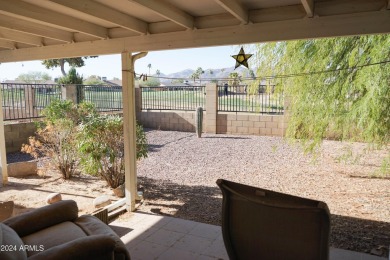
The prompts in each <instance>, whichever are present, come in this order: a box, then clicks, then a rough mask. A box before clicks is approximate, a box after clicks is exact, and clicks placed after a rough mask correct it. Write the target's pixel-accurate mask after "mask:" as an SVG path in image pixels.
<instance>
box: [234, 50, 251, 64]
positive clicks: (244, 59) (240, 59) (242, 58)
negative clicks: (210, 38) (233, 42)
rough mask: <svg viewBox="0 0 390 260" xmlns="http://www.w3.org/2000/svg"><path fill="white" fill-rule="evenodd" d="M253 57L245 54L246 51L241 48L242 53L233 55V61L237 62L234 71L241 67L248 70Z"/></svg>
mask: <svg viewBox="0 0 390 260" xmlns="http://www.w3.org/2000/svg"><path fill="white" fill-rule="evenodd" d="M252 55H253V54H245V52H244V49H243V48H242V47H241V49H240V52H239V53H238V54H237V55H232V57H233V59H235V60H236V67H235V68H234V69H237V68H238V67H240V66H241V65H244V66H245V67H247V68H248V59H249V58H250V57H252ZM248 69H249V68H248Z"/></svg>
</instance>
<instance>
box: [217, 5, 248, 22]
mask: <svg viewBox="0 0 390 260" xmlns="http://www.w3.org/2000/svg"><path fill="white" fill-rule="evenodd" d="M215 1H216V2H217V3H218V4H219V5H220V6H222V7H223V8H224V9H225V10H226V11H228V12H229V13H231V14H232V15H233V16H234V17H236V18H237V19H238V20H240V21H241V22H242V23H243V24H247V23H248V21H249V12H248V10H246V8H245V7H244V6H243V5H242V4H241V3H239V2H238V1H237V0H215Z"/></svg>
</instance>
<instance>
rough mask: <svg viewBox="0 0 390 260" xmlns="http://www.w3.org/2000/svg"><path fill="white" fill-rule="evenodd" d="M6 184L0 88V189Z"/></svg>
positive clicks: (5, 154) (6, 174)
mask: <svg viewBox="0 0 390 260" xmlns="http://www.w3.org/2000/svg"><path fill="white" fill-rule="evenodd" d="M7 183H8V172H7V153H6V150H5V135H4V120H3V94H2V93H1V88H0V187H2V186H3V185H6V184H7Z"/></svg>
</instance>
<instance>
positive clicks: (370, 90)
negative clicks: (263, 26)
mask: <svg viewBox="0 0 390 260" xmlns="http://www.w3.org/2000/svg"><path fill="white" fill-rule="evenodd" d="M389 46H390V35H389V34H387V35H370V36H355V37H343V38H329V39H318V40H300V41H290V42H279V43H269V44H259V45H258V46H257V57H258V59H257V63H258V64H257V67H258V68H259V69H258V71H257V76H259V77H264V76H271V77H272V78H274V79H275V82H276V83H277V85H279V86H280V85H282V86H284V90H285V92H286V94H287V96H289V99H290V112H289V113H290V121H289V127H288V129H287V135H288V136H290V137H294V138H299V139H302V140H306V144H308V146H307V147H308V148H314V147H315V146H316V145H317V144H319V143H320V142H321V140H323V138H325V137H327V136H329V135H333V136H334V135H336V136H337V137H338V138H339V139H340V140H352V141H364V142H370V143H374V144H379V145H387V144H388V143H390V112H389V111H390V63H389V61H390V48H389ZM282 75H285V76H284V77H283V76H282ZM389 155H390V152H389ZM389 162H390V161H389ZM388 166H389V165H388ZM388 169H390V168H388Z"/></svg>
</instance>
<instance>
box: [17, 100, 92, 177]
mask: <svg viewBox="0 0 390 260" xmlns="http://www.w3.org/2000/svg"><path fill="white" fill-rule="evenodd" d="M42 113H43V115H44V116H45V118H44V120H43V122H42V123H41V124H40V125H39V127H38V130H37V132H36V133H35V136H32V137H30V138H29V144H24V145H23V146H22V151H23V152H26V153H29V154H31V155H32V156H34V157H35V158H38V157H42V156H44V157H48V158H49V159H50V162H51V163H52V165H53V166H54V167H55V168H57V169H58V170H59V171H60V173H61V175H62V177H63V178H64V179H69V178H71V177H72V175H73V174H74V172H75V171H76V164H77V160H78V152H77V148H76V147H77V139H76V134H77V131H78V124H80V123H81V122H83V121H85V120H86V119H87V118H88V117H89V116H90V115H95V114H96V111H95V110H94V108H93V105H91V104H86V103H85V104H80V105H74V104H73V103H72V102H71V101H53V102H52V103H51V104H50V105H49V106H48V107H46V108H45V109H44V110H43V112H42Z"/></svg>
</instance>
